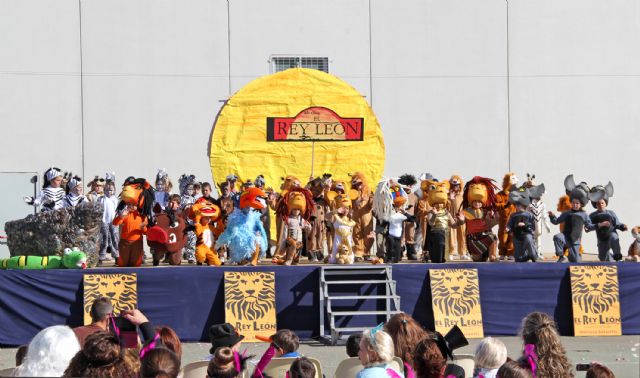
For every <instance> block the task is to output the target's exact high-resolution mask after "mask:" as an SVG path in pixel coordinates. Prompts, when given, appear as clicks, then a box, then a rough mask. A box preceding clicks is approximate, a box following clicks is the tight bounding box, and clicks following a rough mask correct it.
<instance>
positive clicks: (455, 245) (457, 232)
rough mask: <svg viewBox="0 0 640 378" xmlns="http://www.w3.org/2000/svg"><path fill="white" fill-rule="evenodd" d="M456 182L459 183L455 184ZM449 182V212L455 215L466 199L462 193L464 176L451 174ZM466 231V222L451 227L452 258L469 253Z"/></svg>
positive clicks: (450, 249)
mask: <svg viewBox="0 0 640 378" xmlns="http://www.w3.org/2000/svg"><path fill="white" fill-rule="evenodd" d="M456 183H458V184H459V185H455V184H456ZM449 184H450V185H451V186H450V189H449V213H451V215H453V216H454V217H455V216H457V214H458V212H460V211H461V210H462V200H463V199H464V196H463V195H462V177H460V176H458V175H453V176H451V179H449ZM466 233H467V228H466V227H465V225H464V224H462V225H460V226H458V227H457V228H453V227H451V228H450V229H449V253H450V255H451V259H454V258H455V256H459V257H463V256H466V255H468V252H467V241H466Z"/></svg>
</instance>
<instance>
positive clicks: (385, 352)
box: [360, 331, 395, 367]
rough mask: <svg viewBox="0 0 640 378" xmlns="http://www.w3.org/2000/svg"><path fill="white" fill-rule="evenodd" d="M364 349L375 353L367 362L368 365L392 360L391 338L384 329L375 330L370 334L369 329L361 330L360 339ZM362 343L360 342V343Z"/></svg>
mask: <svg viewBox="0 0 640 378" xmlns="http://www.w3.org/2000/svg"><path fill="white" fill-rule="evenodd" d="M360 342H361V343H364V347H365V350H366V351H372V352H374V353H375V354H376V358H374V359H373V360H370V361H368V362H367V365H365V367H368V366H372V365H375V364H378V363H381V362H382V363H389V362H391V360H393V357H394V356H395V355H394V349H393V339H392V338H391V336H389V334H388V333H386V332H385V331H377V332H376V333H375V334H373V335H371V331H364V332H362V341H360ZM361 345H362V344H361Z"/></svg>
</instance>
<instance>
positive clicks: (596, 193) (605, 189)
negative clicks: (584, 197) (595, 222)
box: [589, 181, 613, 208]
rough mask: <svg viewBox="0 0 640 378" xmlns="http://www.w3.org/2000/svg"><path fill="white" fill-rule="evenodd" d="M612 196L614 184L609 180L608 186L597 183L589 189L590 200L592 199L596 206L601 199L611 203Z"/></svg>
mask: <svg viewBox="0 0 640 378" xmlns="http://www.w3.org/2000/svg"><path fill="white" fill-rule="evenodd" d="M610 197H613V184H612V183H611V181H609V183H608V184H607V186H602V185H596V186H594V187H593V188H591V190H589V201H591V204H592V205H593V207H594V208H595V207H596V205H597V203H598V201H600V200H601V199H603V200H604V201H605V202H606V203H607V204H609V198H610Z"/></svg>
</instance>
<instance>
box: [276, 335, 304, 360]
mask: <svg viewBox="0 0 640 378" xmlns="http://www.w3.org/2000/svg"><path fill="white" fill-rule="evenodd" d="M271 342H272V343H273V344H274V345H275V347H276V356H275V357H302V355H301V354H300V353H299V352H298V347H299V346H300V339H299V338H298V335H296V334H295V332H293V331H292V330H290V329H281V330H278V332H276V333H275V334H274V335H273V336H271Z"/></svg>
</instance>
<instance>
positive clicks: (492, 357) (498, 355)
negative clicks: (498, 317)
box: [473, 337, 507, 378]
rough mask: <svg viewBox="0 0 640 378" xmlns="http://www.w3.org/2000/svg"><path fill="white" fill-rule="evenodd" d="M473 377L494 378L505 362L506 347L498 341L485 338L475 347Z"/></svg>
mask: <svg viewBox="0 0 640 378" xmlns="http://www.w3.org/2000/svg"><path fill="white" fill-rule="evenodd" d="M473 359H474V361H475V370H474V372H473V376H474V377H482V378H496V374H497V373H498V369H500V366H502V365H504V363H505V362H506V361H507V347H506V346H505V345H504V343H503V342H502V341H501V340H500V339H496V338H493V337H485V338H484V339H483V340H482V341H481V342H480V344H478V346H477V347H476V352H475V356H474V358H473Z"/></svg>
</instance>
